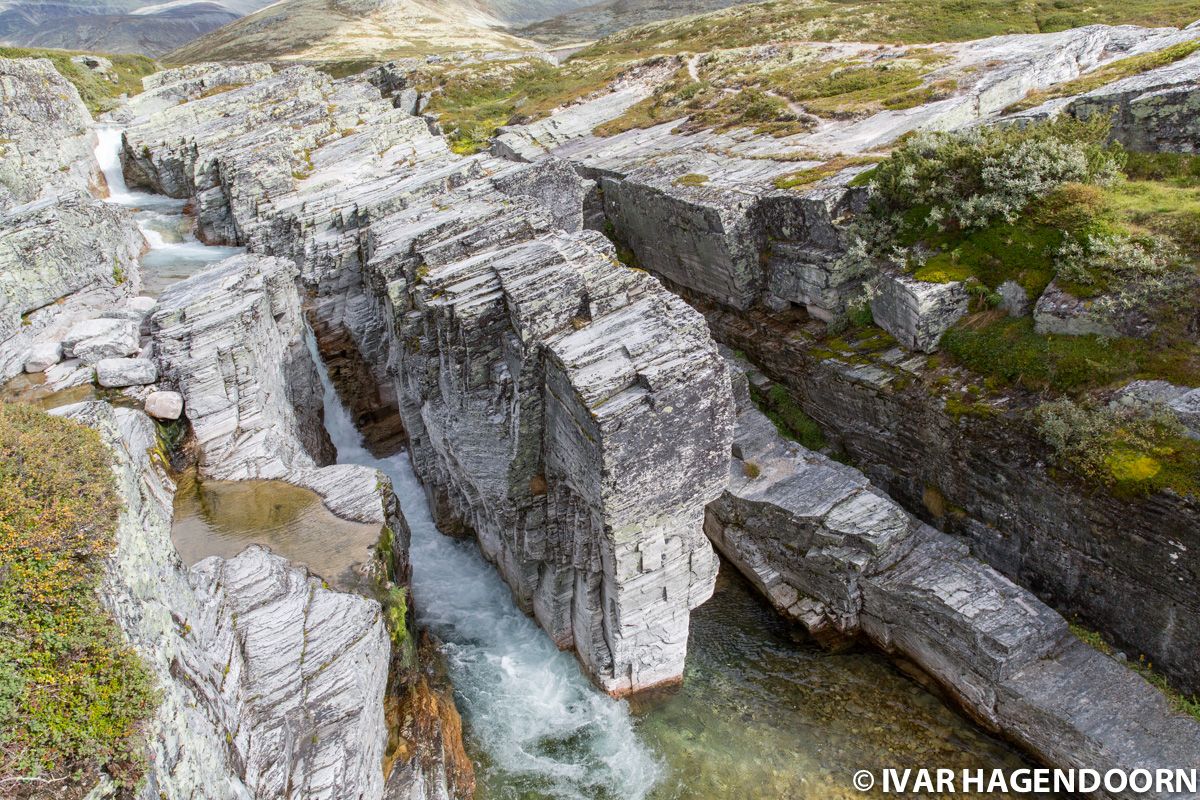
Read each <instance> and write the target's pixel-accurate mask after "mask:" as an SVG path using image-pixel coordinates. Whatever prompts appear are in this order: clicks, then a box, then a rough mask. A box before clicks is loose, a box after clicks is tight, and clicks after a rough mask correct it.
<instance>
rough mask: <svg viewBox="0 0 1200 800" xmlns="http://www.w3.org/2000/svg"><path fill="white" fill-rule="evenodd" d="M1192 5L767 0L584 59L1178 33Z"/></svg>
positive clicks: (622, 36) (622, 40)
mask: <svg viewBox="0 0 1200 800" xmlns="http://www.w3.org/2000/svg"><path fill="white" fill-rule="evenodd" d="M1195 19H1196V5H1195V2H1194V0H1129V2H1118V0H1027V1H1026V2H1019V3H1014V2H1011V0H886V2H885V1H884V0H858V1H857V2H856V1H855V0H840V1H839V0H790V1H789V0H771V2H764V3H754V4H750V5H744V6H734V7H732V8H726V9H722V10H720V11H714V12H712V13H708V14H700V15H697V16H692V17H685V18H682V19H676V20H668V21H665V22H656V23H650V24H648V25H639V26H637V27H634V28H629V29H626V30H623V31H620V32H619V33H616V34H613V35H612V36H608V37H606V38H604V39H601V40H600V41H599V42H597V43H596V44H594V45H592V46H591V47H589V48H587V49H586V50H584V51H582V52H581V53H580V55H581V56H583V57H593V56H597V55H605V56H614V55H619V56H626V57H635V56H646V55H651V54H662V53H680V52H693V53H695V52H703V51H708V50H714V49H717V48H721V47H745V46H750V45H756V44H764V43H776V42H787V41H843V42H898V43H906V44H916V43H928V42H948V41H967V40H970V39H981V38H984V37H986V36H999V35H1003V34H1010V33H1050V32H1054V31H1062V30H1067V29H1068V28H1077V27H1079V26H1081V25H1091V24H1094V23H1108V24H1136V25H1148V26H1162V25H1170V26H1173V27H1177V28H1178V27H1183V26H1185V25H1188V24H1190V23H1192V22H1194V21H1195Z"/></svg>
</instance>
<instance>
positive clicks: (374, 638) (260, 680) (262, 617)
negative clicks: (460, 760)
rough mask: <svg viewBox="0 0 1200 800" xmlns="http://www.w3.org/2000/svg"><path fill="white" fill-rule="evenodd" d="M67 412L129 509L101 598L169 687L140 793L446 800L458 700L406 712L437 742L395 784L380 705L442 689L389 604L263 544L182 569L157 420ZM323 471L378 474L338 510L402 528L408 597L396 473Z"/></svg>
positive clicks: (402, 767) (395, 548) (400, 568)
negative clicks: (394, 639) (110, 466)
mask: <svg viewBox="0 0 1200 800" xmlns="http://www.w3.org/2000/svg"><path fill="white" fill-rule="evenodd" d="M62 413H67V414H69V415H70V416H72V417H74V418H76V419H78V420H80V421H82V422H84V423H85V424H88V425H90V426H92V427H94V428H96V429H97V430H98V431H100V433H101V435H102V436H103V437H104V438H105V440H106V441H107V442H108V443H109V445H110V446H111V447H112V448H113V451H114V455H115V458H116V467H115V471H116V475H117V480H118V489H119V492H120V494H121V497H122V498H123V500H124V510H123V512H122V516H121V518H120V523H119V528H118V531H117V549H116V552H115V554H114V555H113V558H112V561H111V564H110V566H109V569H108V577H107V579H106V581H105V584H104V588H103V601H104V603H105V605H106V606H107V607H108V608H109V609H110V610H111V611H112V612H113V614H114V616H115V617H116V619H117V621H118V623H119V624H120V626H121V628H122V629H123V630H124V631H125V634H126V635H127V636H128V638H129V640H130V641H131V642H132V644H133V645H134V647H135V648H136V649H137V650H138V651H139V653H141V654H142V656H143V657H144V658H146V660H147V662H148V663H149V664H150V665H151V666H152V668H153V669H154V670H155V672H156V673H157V677H158V682H159V686H160V688H161V689H162V704H161V706H160V707H159V710H158V713H157V715H156V716H155V718H154V720H153V721H152V724H151V729H150V730H149V731H148V737H147V738H148V741H149V742H150V746H151V748H152V752H151V758H150V770H149V773H148V775H147V777H146V781H145V783H144V784H143V785H142V788H141V789H140V790H139V795H138V796H139V797H140V798H144V800H157V799H158V798H161V797H171V798H176V797H189V798H197V799H203V800H230V799H231V798H244V799H247V800H248V799H249V798H255V799H261V800H276V799H277V798H294V799H295V800H301V798H303V799H304V800H308V799H309V798H329V799H330V800H333V799H335V798H336V799H337V800H341V798H355V799H356V800H379V798H384V797H386V798H397V799H398V798H404V799H405V800H416V799H417V798H421V799H422V800H424V799H425V798H428V800H444V798H446V797H447V796H448V790H447V786H450V785H452V784H451V783H448V782H447V777H446V771H447V770H448V769H449V766H448V765H449V764H450V763H452V759H453V758H454V755H453V754H454V752H455V751H454V750H453V749H452V748H453V747H454V746H455V743H458V744H457V746H459V747H461V740H460V738H459V737H460V733H459V732H458V728H457V725H458V718H457V714H456V713H454V712H453V704H452V703H450V705H449V706H448V708H449V711H446V710H442V711H441V713H440V714H439V713H437V710H436V709H435V712H434V713H433V715H432V716H430V714H428V713H424V711H423V710H422V709H419V708H418V709H413V710H411V713H410V717H411V718H408V722H407V724H409V725H420V726H422V727H421V730H422V732H423V733H425V734H428V736H427V737H426V738H427V739H428V741H422V742H420V744H421V749H420V755H421V759H422V760H421V761H420V762H419V763H417V762H414V763H407V762H405V763H403V764H396V768H395V769H394V770H393V771H392V775H391V778H390V780H389V776H388V775H387V774H386V773H385V771H384V769H383V768H382V765H384V764H385V759H388V760H389V761H391V760H394V759H395V754H393V752H392V749H393V748H394V747H395V744H394V742H393V741H392V731H391V725H390V724H389V722H388V720H387V718H386V714H385V711H386V708H387V704H386V703H385V697H388V696H390V695H392V694H393V693H396V692H401V693H404V692H406V691H407V690H406V689H405V686H406V685H407V683H409V682H415V683H419V684H420V685H421V686H423V687H424V692H425V695H423V696H432V695H429V692H430V691H431V690H430V689H429V687H428V684H427V682H426V679H424V678H422V677H421V676H420V675H419V674H417V675H415V676H414V675H413V674H411V671H412V670H413V669H414V665H413V664H412V663H411V661H410V660H411V657H412V654H411V652H410V651H408V650H406V649H404V648H399V649H393V646H392V643H391V638H390V637H391V636H392V635H393V634H392V633H390V632H389V627H388V624H387V623H385V618H384V614H383V610H382V608H381V606H380V604H379V603H378V602H376V601H375V600H373V599H368V598H366V597H362V596H359V595H356V594H349V593H344V592H340V591H335V590H332V589H330V588H328V586H326V585H325V584H324V583H323V582H322V581H321V580H319V579H317V578H314V577H312V576H311V575H310V574H309V573H308V572H307V571H306V570H305V569H304V568H302V567H298V566H296V565H293V564H290V563H289V562H288V561H287V560H286V559H283V558H281V557H279V556H276V555H273V554H271V553H270V552H269V551H267V550H265V549H263V548H261V547H251V548H249V549H247V550H245V551H243V552H242V553H241V554H240V555H238V556H236V557H234V558H231V559H221V558H216V557H214V558H209V559H206V560H204V561H202V562H200V563H199V564H197V565H196V566H195V567H193V568H192V569H191V570H187V569H185V568H184V567H183V565H182V563H181V562H180V560H179V556H178V553H177V552H176V550H175V548H174V546H173V544H172V542H171V506H172V494H173V492H174V486H173V484H172V483H171V482H170V480H169V479H168V478H167V477H166V475H165V474H164V473H163V471H162V469H161V467H160V466H159V464H158V463H156V462H155V460H154V457H153V456H152V453H153V452H154V451H155V448H156V432H155V428H154V425H153V424H152V423H151V421H150V419H149V418H148V417H146V416H145V415H144V414H142V413H141V412H138V411H134V410H130V409H114V408H112V407H111V406H109V405H107V404H105V403H99V402H92V403H86V404H81V405H79V406H72V407H69V408H66V409H63V412H62ZM323 472H330V473H335V474H334V475H330V476H328V477H330V478H332V477H337V476H340V477H341V479H342V480H343V482H344V481H345V480H346V479H347V476H349V475H352V474H354V473H357V474H358V475H359V476H361V477H362V478H365V479H369V481H370V490H369V491H368V492H364V493H363V494H362V495H361V496H360V497H358V498H357V499H356V500H355V502H354V503H353V505H351V504H348V503H346V502H345V498H343V504H342V505H341V506H340V507H339V509H338V510H339V512H340V513H341V514H343V515H345V516H347V517H351V518H355V519H358V520H359V521H363V522H370V523H374V524H378V525H380V527H381V530H382V529H384V526H386V528H387V529H390V530H394V531H396V532H397V536H399V538H397V537H396V536H392V537H390V538H389V545H388V547H387V548H386V551H387V553H386V555H387V557H388V558H389V559H390V561H389V563H386V564H380V565H378V567H379V568H381V569H383V570H384V571H385V572H386V573H387V575H389V576H392V577H394V578H395V579H396V580H397V581H400V582H401V585H402V586H405V587H406V586H407V575H408V566H407V537H406V536H400V534H404V533H405V528H404V525H403V521H402V519H400V518H399V517H398V507H397V504H396V499H395V497H394V495H392V493H391V490H390V485H389V484H388V482H387V479H386V478H383V477H382V476H380V475H379V474H378V473H376V472H375V471H374V470H371V469H367V468H365V467H354V466H344V467H331V468H328V469H327V470H326V471H323ZM326 501H327V502H329V501H330V499H329V498H326ZM401 624H403V625H404V626H405V632H404V635H405V636H410V635H412V631H411V629H409V628H408V625H409V623H408V622H407V621H402V623H401ZM435 701H436V702H443V703H448V702H449V701H448V700H447V701H440V700H436V698H435ZM431 702H433V701H431ZM425 711H427V709H426V710H425ZM465 769H466V772H465V773H464V774H463V775H461V776H459V779H460V780H461V781H465V782H466V783H465V784H464V785H465V786H466V787H467V790H468V791H469V785H470V783H469V779H470V768H469V764H468V765H467V766H466V768H465ZM385 781H387V784H386V786H385ZM414 786H415V787H416V788H415V789H414Z"/></svg>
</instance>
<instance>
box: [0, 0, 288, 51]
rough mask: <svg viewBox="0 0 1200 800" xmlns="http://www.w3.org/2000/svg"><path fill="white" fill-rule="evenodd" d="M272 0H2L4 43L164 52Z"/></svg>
mask: <svg viewBox="0 0 1200 800" xmlns="http://www.w3.org/2000/svg"><path fill="white" fill-rule="evenodd" d="M270 2H273V0H172V2H167V3H159V4H154V5H150V4H148V3H146V2H144V0H101V1H100V2H84V1H83V0H0V44H7V45H13V46H17V47H59V48H63V49H67V50H92V51H99V52H108V53H144V54H146V55H161V54H162V53H165V52H167V51H168V50H172V49H174V48H176V47H179V46H180V45H182V44H184V43H185V42H189V41H191V40H192V39H195V38H196V37H197V36H200V35H202V34H205V33H207V32H209V31H211V30H215V29H216V28H219V27H221V26H222V25H226V24H228V23H230V22H233V21H234V20H236V19H238V18H240V17H242V16H244V15H246V14H249V13H252V12H254V11H257V10H258V9H260V8H263V7H264V6H266V5H268V4H269V3H270Z"/></svg>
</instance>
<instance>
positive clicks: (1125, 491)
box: [1033, 398, 1200, 496]
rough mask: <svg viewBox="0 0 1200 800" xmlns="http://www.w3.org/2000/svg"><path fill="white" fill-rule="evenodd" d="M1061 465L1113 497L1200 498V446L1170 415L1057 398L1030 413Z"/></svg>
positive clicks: (1163, 412)
mask: <svg viewBox="0 0 1200 800" xmlns="http://www.w3.org/2000/svg"><path fill="white" fill-rule="evenodd" d="M1033 417H1034V422H1035V424H1036V426H1037V429H1038V432H1039V433H1040V434H1041V436H1042V438H1043V439H1044V440H1045V441H1046V443H1047V444H1048V445H1050V448H1051V450H1052V452H1053V453H1054V455H1055V458H1056V460H1057V461H1058V462H1059V464H1060V465H1062V466H1066V467H1069V468H1070V469H1071V471H1072V472H1073V473H1075V474H1077V475H1079V476H1081V477H1083V478H1084V479H1086V480H1089V481H1092V482H1095V483H1098V484H1101V485H1104V486H1106V487H1108V488H1109V489H1110V490H1112V491H1114V492H1115V493H1117V494H1120V495H1125V496H1137V495H1145V494H1152V493H1154V492H1158V491H1162V490H1164V489H1171V490H1173V491H1175V492H1178V493H1179V494H1183V495H1193V496H1195V495H1200V441H1197V440H1195V439H1191V438H1189V437H1188V436H1186V435H1185V432H1184V430H1183V428H1182V427H1181V426H1180V424H1179V422H1178V421H1177V420H1176V419H1175V418H1174V417H1173V416H1172V415H1171V414H1170V413H1168V412H1165V411H1155V412H1153V413H1146V412H1145V411H1143V410H1141V409H1136V408H1109V407H1102V406H1093V405H1089V404H1086V403H1076V402H1074V401H1072V400H1069V399H1066V398H1060V399H1058V400H1053V401H1049V402H1045V403H1042V404H1041V405H1039V406H1038V407H1037V408H1036V409H1035V410H1034V412H1033Z"/></svg>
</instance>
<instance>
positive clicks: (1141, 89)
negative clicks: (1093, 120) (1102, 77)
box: [1063, 24, 1200, 153]
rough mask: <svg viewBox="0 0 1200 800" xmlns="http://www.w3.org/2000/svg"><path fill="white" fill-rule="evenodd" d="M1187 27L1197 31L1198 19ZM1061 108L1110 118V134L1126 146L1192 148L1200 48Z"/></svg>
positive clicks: (1199, 112)
mask: <svg viewBox="0 0 1200 800" xmlns="http://www.w3.org/2000/svg"><path fill="white" fill-rule="evenodd" d="M1188 30H1189V31H1200V24H1193V25H1191V26H1189V27H1188ZM1063 110H1065V111H1066V113H1068V114H1071V115H1072V116H1075V117H1079V118H1081V119H1087V118H1088V117H1091V116H1093V115H1096V114H1099V115H1102V116H1104V117H1111V118H1112V121H1113V128H1112V136H1113V138H1114V139H1116V140H1117V141H1119V142H1121V143H1122V144H1124V145H1125V146H1126V147H1128V148H1129V149H1131V150H1136V151H1140V152H1147V151H1149V152H1175V153H1180V152H1183V153H1194V152H1196V151H1197V147H1198V145H1197V142H1200V53H1193V54H1192V55H1190V56H1188V57H1187V58H1183V59H1180V60H1179V61H1177V62H1175V63H1174V64H1168V65H1167V66H1163V67H1159V68H1158V69H1153V70H1150V71H1148V72H1144V73H1142V74H1140V75H1133V76H1130V77H1128V78H1124V79H1122V80H1119V81H1114V82H1113V83H1110V84H1108V85H1106V86H1102V87H1100V88H1098V89H1094V90H1093V91H1090V92H1088V93H1087V94H1085V95H1083V96H1081V97H1078V98H1076V99H1074V100H1072V101H1070V102H1069V103H1067V104H1065V105H1064V106H1063Z"/></svg>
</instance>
